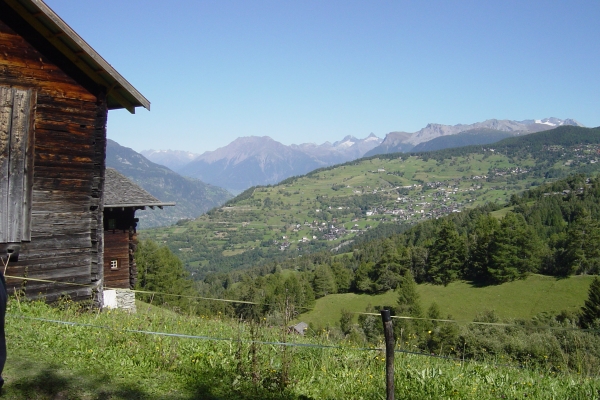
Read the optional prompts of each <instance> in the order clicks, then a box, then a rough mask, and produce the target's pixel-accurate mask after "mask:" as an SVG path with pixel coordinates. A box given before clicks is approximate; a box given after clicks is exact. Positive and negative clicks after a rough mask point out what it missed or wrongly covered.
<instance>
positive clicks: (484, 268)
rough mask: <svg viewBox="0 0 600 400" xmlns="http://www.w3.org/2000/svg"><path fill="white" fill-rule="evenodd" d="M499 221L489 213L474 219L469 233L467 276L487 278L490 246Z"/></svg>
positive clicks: (478, 278)
mask: <svg viewBox="0 0 600 400" xmlns="http://www.w3.org/2000/svg"><path fill="white" fill-rule="evenodd" d="M498 229H500V223H499V222H498V220H497V219H496V218H494V217H493V216H492V215H491V214H489V213H487V214H482V215H480V216H479V217H478V218H477V220H476V221H475V228H474V230H473V233H472V234H471V243H470V248H469V262H468V271H467V276H468V277H469V278H470V279H473V280H475V281H485V280H488V279H489V276H488V266H489V265H490V263H491V257H490V256H491V252H490V246H491V244H492V242H493V240H494V234H495V233H496V232H497V231H498Z"/></svg>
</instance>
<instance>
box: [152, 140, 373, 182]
mask: <svg viewBox="0 0 600 400" xmlns="http://www.w3.org/2000/svg"><path fill="white" fill-rule="evenodd" d="M381 142H382V139H381V138H378V137H377V136H375V135H374V134H370V135H369V136H367V137H366V138H364V139H357V138H355V137H353V136H346V137H345V138H344V139H342V140H340V141H337V142H334V143H330V142H325V143H323V144H321V145H317V144H314V143H304V144H299V145H295V144H293V145H290V146H286V145H284V144H282V143H280V142H277V141H275V140H273V139H272V138H270V137H268V136H248V137H240V138H237V139H236V140H234V141H233V142H231V143H230V144H228V145H227V146H225V147H221V148H218V149H217V150H214V151H207V152H205V153H203V154H201V155H196V156H195V158H193V160H191V161H189V162H186V160H189V158H190V157H191V156H190V153H186V152H181V151H172V150H166V151H154V150H145V151H142V154H143V155H145V156H146V157H147V158H149V159H150V160H153V161H154V162H156V163H162V164H163V165H166V166H168V167H170V168H172V169H173V170H175V171H177V172H179V173H180V174H182V175H185V176H189V177H193V178H197V179H200V180H202V181H203V182H206V183H209V184H213V185H219V186H221V187H224V188H226V189H227V190H229V191H231V192H233V193H239V192H241V191H243V190H245V189H247V188H249V187H251V186H256V185H269V184H275V183H278V182H280V181H282V180H283V179H286V178H289V177H290V176H295V175H303V174H306V173H308V172H310V171H312V170H314V169H317V168H321V167H326V166H331V165H335V164H340V163H343V162H346V161H350V160H354V159H357V158H360V157H362V156H363V155H364V154H365V153H366V152H367V151H369V150H371V149H373V148H374V147H376V146H377V145H379V144H380V143H381Z"/></svg>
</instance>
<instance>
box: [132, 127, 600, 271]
mask: <svg viewBox="0 0 600 400" xmlns="http://www.w3.org/2000/svg"><path fill="white" fill-rule="evenodd" d="M599 152H600V128H593V129H590V128H582V127H578V126H572V125H563V126H559V127H556V128H555V129H552V130H547V131H542V132H537V133H531V134H528V135H519V136H515V137H509V138H506V139H503V140H501V141H500V142H497V143H494V144H487V145H481V144H478V145H472V146H466V147H459V148H452V149H444V150H438V151H433V152H422V153H391V154H382V155H376V156H371V157H366V158H362V159H358V160H353V161H350V162H347V163H344V164H339V165H336V166H332V167H325V168H320V169H317V170H314V171H312V172H310V173H308V174H306V175H304V176H300V177H292V178H288V179H286V180H283V181H281V182H280V183H279V184H277V185H274V186H271V185H268V186H256V187H252V188H249V189H247V190H246V191H244V192H243V193H241V194H240V195H238V196H237V197H236V198H234V199H232V200H229V201H228V202H227V203H226V204H225V205H223V206H221V207H218V208H215V209H213V210H211V211H210V212H208V213H207V214H205V215H202V216H201V217H199V218H198V219H196V220H194V221H180V222H179V223H177V224H176V225H175V226H172V227H168V228H160V229H151V230H146V231H143V232H142V236H143V237H144V238H153V239H155V240H156V241H159V242H161V243H165V244H166V245H167V246H168V247H169V248H170V249H171V250H172V251H173V252H174V253H175V254H176V255H177V256H178V257H180V258H181V259H182V260H183V261H184V262H185V264H186V266H187V268H188V269H189V270H191V271H192V272H193V273H194V274H195V276H196V277H197V278H202V277H205V276H206V275H207V274H209V273H211V272H226V271H230V270H235V269H240V268H245V267H249V266H252V265H258V264H261V263H264V262H267V261H269V260H278V259H280V260H281V259H284V258H289V257H290V256H298V255H302V254H308V253H313V252H316V251H320V250H325V249H329V250H343V251H345V250H344V249H345V248H346V249H350V248H351V246H353V245H354V244H356V243H357V242H358V241H361V240H366V239H368V238H372V237H379V236H381V235H383V234H384V232H398V231H402V230H404V229H407V227H409V226H411V225H414V224H416V223H418V222H420V221H424V220H427V219H431V218H438V217H441V216H444V215H448V214H452V213H460V212H462V211H464V210H465V209H468V208H473V207H476V206H480V205H485V204H488V203H496V204H500V205H501V204H506V203H507V202H508V201H509V199H511V196H513V195H515V194H517V193H520V192H523V191H524V190H526V189H528V188H530V187H534V186H538V185H541V184H544V183H546V182H550V181H553V180H556V179H559V178H564V177H567V176H569V175H572V174H575V173H583V174H586V175H592V174H594V173H596V172H597V171H600V162H599V161H600V157H599V155H598V154H599ZM353 243H354V244H353Z"/></svg>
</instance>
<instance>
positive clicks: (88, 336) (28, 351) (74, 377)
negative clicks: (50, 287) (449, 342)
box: [3, 299, 600, 399]
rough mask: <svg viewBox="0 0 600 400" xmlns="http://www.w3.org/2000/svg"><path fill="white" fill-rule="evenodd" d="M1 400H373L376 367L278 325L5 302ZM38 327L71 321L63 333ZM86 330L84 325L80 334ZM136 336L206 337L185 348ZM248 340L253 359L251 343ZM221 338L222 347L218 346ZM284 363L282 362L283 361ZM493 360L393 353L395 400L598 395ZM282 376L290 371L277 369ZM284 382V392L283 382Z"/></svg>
mask: <svg viewBox="0 0 600 400" xmlns="http://www.w3.org/2000/svg"><path fill="white" fill-rule="evenodd" d="M8 313H9V314H8V318H7V337H8V347H9V359H8V362H7V367H6V369H5V379H6V381H7V383H6V385H5V389H4V394H3V397H4V398H7V399H30V398H39V399H55V398H63V399H67V398H68V399H108V398H110V399H132V398H133V399H136V398H137V399H198V398H202V399H341V398H343V399H380V398H384V397H385V387H384V382H385V378H384V377H385V375H384V374H385V371H384V370H385V361H384V354H383V353H382V352H381V351H379V350H370V351H366V350H364V349H360V348H357V347H356V346H354V345H352V344H350V343H348V342H343V341H342V342H335V341H332V340H330V339H327V338H326V337H324V336H319V337H314V338H303V337H299V336H288V337H287V339H286V340H288V341H289V342H293V343H295V344H304V345H307V346H320V345H322V346H335V347H325V348H319V347H288V348H287V352H286V353H283V352H282V346H281V345H278V344H273V343H265V342H278V341H279V340H280V339H281V337H282V335H281V328H280V327H269V326H267V325H266V323H262V324H259V325H258V327H259V328H260V329H258V330H256V332H254V333H251V329H252V328H251V326H250V325H249V324H246V323H242V322H238V321H232V320H229V319H226V318H222V317H220V316H217V317H211V318H206V317H191V316H185V315H178V314H175V313H172V312H168V311H165V310H162V309H158V308H155V307H151V306H145V305H143V304H138V313H137V314H133V315H129V314H125V313H122V312H118V311H116V312H115V311H107V312H90V311H81V310H80V309H79V308H78V307H77V306H76V305H75V304H72V303H70V302H68V301H65V302H64V303H63V304H62V305H61V307H59V308H56V307H54V308H53V307H50V306H48V305H46V304H43V303H39V302H22V301H21V302H17V301H16V300H14V299H12V300H11V301H10V302H9V307H8ZM40 319H47V320H61V321H72V322H75V323H77V324H80V325H63V324H58V323H56V322H47V321H42V320H40ZM86 324H87V325H86ZM134 330H137V331H152V332H170V333H178V334H187V335H196V336H206V337H210V338H213V340H209V339H190V338H182V337H172V336H160V335H156V334H146V333H141V332H132V331H134ZM252 337H254V339H255V340H257V341H258V343H255V355H254V356H253V353H252V344H251V343H250V340H251V339H252ZM216 339H225V340H216ZM284 354H285V357H289V360H290V362H289V364H288V365H286V360H285V359H284V360H283V362H282V355H284ZM498 363H502V364H510V362H506V361H505V360H501V359H499V358H495V357H494V356H490V357H488V359H487V362H464V363H463V362H460V361H459V360H445V359H439V358H432V357H426V356H420V355H411V354H405V353H399V354H398V355H397V356H396V365H395V368H396V382H395V383H396V397H397V398H398V399H402V398H414V399H430V398H450V397H454V398H467V399H468V398H477V399H497V398H523V397H525V396H527V397H529V398H539V399H552V398H571V399H577V398H581V399H584V398H585V399H588V398H595V397H597V396H598V394H599V393H600V392H599V391H600V380H598V379H597V378H596V377H589V376H587V377H586V376H584V375H578V374H576V373H575V374H571V373H563V372H560V371H557V370H552V369H547V368H542V367H539V366H535V367H532V368H518V367H514V366H507V365H499V364H498ZM286 368H287V370H286ZM284 371H287V372H286V374H287V377H286V379H287V381H286V382H283V384H282V380H281V379H282V373H283V372H284Z"/></svg>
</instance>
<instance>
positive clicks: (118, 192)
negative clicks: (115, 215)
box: [104, 168, 175, 208]
mask: <svg viewBox="0 0 600 400" xmlns="http://www.w3.org/2000/svg"><path fill="white" fill-rule="evenodd" d="M174 205H175V203H165V202H163V201H160V200H158V199H157V198H156V197H154V196H152V195H151V194H150V193H148V192H146V191H145V190H144V189H142V188H141V187H139V186H138V185H136V184H135V183H133V182H132V181H130V180H129V178H127V177H126V176H125V175H123V174H121V173H120V172H119V171H117V170H116V169H114V168H106V175H105V178H104V208H111V207H159V208H162V207H164V206H174Z"/></svg>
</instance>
